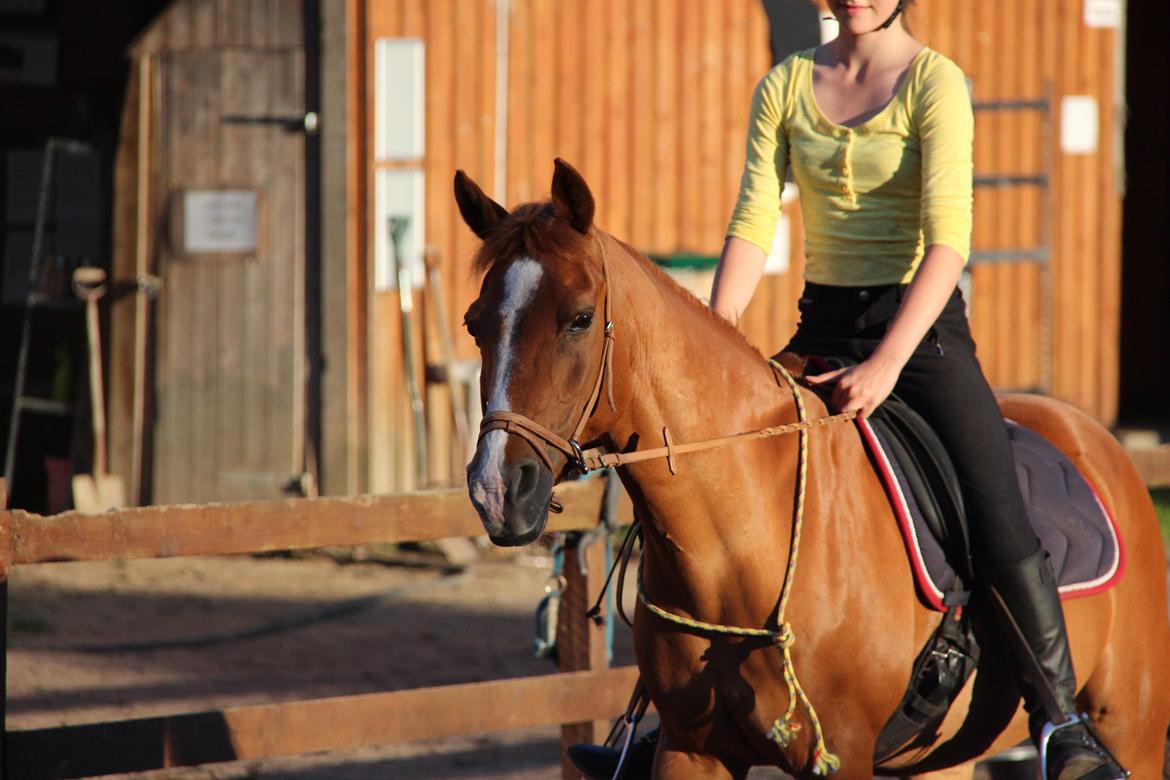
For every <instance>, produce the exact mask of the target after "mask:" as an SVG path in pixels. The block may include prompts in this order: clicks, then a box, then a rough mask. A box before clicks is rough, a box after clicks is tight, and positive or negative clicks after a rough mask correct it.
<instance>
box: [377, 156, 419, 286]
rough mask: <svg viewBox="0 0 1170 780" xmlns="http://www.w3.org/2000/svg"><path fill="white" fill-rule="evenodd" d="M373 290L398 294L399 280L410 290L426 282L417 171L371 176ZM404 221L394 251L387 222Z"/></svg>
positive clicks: (397, 170)
mask: <svg viewBox="0 0 1170 780" xmlns="http://www.w3.org/2000/svg"><path fill="white" fill-rule="evenodd" d="M374 213H375V214H376V215H377V219H376V222H375V225H376V227H375V229H374V289H375V290H378V291H383V290H397V289H398V279H399V278H400V277H401V278H402V279H403V280H404V281H405V283H406V284H407V285H408V286H410V287H421V286H422V285H423V283H424V281H425V280H426V266H425V265H424V263H423V247H424V246H425V240H424V236H425V232H424V227H425V224H426V223H425V221H424V219H425V216H426V211H425V203H424V201H423V172H422V171H421V170H418V169H382V170H379V171H378V172H377V173H376V174H375V175H374ZM393 218H398V219H405V220H406V222H405V224H404V230H403V233H402V236H401V238H400V239H399V242H398V252H399V253H400V254H398V255H396V254H395V251H394V245H393V241H392V240H391V236H390V221H391V219H393Z"/></svg>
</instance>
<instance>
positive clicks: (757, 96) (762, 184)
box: [711, 65, 788, 322]
mask: <svg viewBox="0 0 1170 780" xmlns="http://www.w3.org/2000/svg"><path fill="white" fill-rule="evenodd" d="M787 83H788V68H787V67H786V66H785V65H781V66H779V67H777V68H773V69H772V71H770V72H769V73H768V75H766V76H765V77H764V78H763V79H761V80H760V83H759V84H757V85H756V91H755V93H754V94H753V95H752V109H751V116H750V118H749V120H748V133H747V150H746V155H745V159H744V165H743V176H742V177H741V178H740V183H739V198H738V199H737V200H736V203H735V210H734V211H733V212H732V214H731V222H730V224H729V225H728V226H727V240H726V241H725V242H724V243H723V253H722V254H721V255H720V257H719V267H718V268H717V269H716V270H715V281H714V283H713V285H712V287H711V308H712V309H714V310H715V311H716V312H717V313H719V314H720V315H722V316H723V317H724V318H725V319H727V320H730V321H731V322H737V321H738V320H739V316H740V314H742V313H743V310H744V308H745V307H746V306H747V304H748V301H750V300H751V297H752V293H753V292H755V289H756V285H757V284H758V283H759V281H760V275H761V274H762V273H763V271H764V262H765V260H766V259H767V255H768V250H769V248H770V247H771V246H772V239H773V237H774V236H775V234H776V224H777V222H778V221H779V219H780V195H781V193H783V191H784V176H785V174H786V173H787V170H788V136H787V133H786V132H785V130H784V125H783V121H782V120H783V115H784V108H783V103H784V100H785V97H784V96H785V94H786V93H787Z"/></svg>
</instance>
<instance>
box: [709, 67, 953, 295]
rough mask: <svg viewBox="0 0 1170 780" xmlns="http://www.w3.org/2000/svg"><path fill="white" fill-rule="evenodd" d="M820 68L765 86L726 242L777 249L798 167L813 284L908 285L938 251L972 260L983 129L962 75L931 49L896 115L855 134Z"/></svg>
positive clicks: (894, 104) (788, 71)
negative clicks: (824, 86) (837, 110)
mask: <svg viewBox="0 0 1170 780" xmlns="http://www.w3.org/2000/svg"><path fill="white" fill-rule="evenodd" d="M812 58H813V50H812V49H809V50H807V51H802V52H797V53H796V54H793V55H792V56H790V57H788V58H787V59H786V60H784V61H783V62H782V63H780V64H779V65H777V66H776V67H775V68H773V69H772V70H771V71H769V73H768V74H767V75H766V76H764V78H763V79H762V80H761V81H760V83H759V85H757V87H756V91H755V95H754V96H753V98H752V109H751V120H750V122H749V125H748V139H747V160H746V162H745V164H744V170H743V178H742V180H741V182H740V193H739V200H738V201H737V203H736V206H735V211H734V212H733V214H732V217H731V224H730V225H729V226H728V228H727V235H728V236H737V237H739V238H742V239H744V240H746V241H750V242H751V243H753V244H755V245H756V246H758V247H760V248H761V249H763V250H764V252H765V253H767V252H770V251H771V247H772V239H773V237H774V235H775V231H776V223H777V220H778V218H779V214H780V194H781V191H782V190H783V188H784V177H785V173H786V170H787V168H788V166H789V164H791V166H792V171H793V178H794V179H795V181H796V183H797V185H799V187H800V204H801V211H802V212H803V214H804V225H805V236H806V238H805V256H806V258H807V261H808V262H807V266H806V268H805V279H807V280H808V281H811V282H816V283H818V284H834V285H877V284H895V283H906V282H909V281H910V280H911V279H912V278H913V276H914V272H915V270H917V268H918V264H919V263H920V262H921V261H922V256H923V253H924V251H925V248H926V247H928V246H931V245H932V244H944V245H946V246H949V247H951V248H953V249H955V250H956V251H957V252H958V253H959V255H960V256H962V257H963V259H964V260H966V259H967V257H968V255H969V253H970V248H971V207H972V191H971V187H972V163H971V154H972V140H973V136H974V119H973V115H972V110H971V99H970V96H969V94H968V91H967V83H966V79H965V77H964V76H963V72H962V70H960V69H959V67H958V66H957V65H956V64H955V63H954V62H952V61H951V60H949V59H947V58H946V57H944V56H943V55H941V54H939V53H938V52H936V51H933V50H931V49H929V48H924V49H923V50H922V51H921V52H919V54H918V55H917V56H916V57H915V59H914V61H913V62H911V64H910V67H909V70H908V72H907V74H906V76H905V78H904V79H903V81H902V83H901V85H900V86H899V87H898V90H897V92H896V93H895V95H894V97H893V99H892V100H890V102H889V103H888V104H887V105H886V107H885V108H883V109H882V110H881V111H880V112H879V113H878V114H876V115H875V116H873V117H871V118H870V119H868V120H866V121H865V122H862V123H861V124H859V125H856V126H854V127H846V126H844V125H838V124H835V123H834V122H831V121H829V120H828V119H827V118H825V116H824V114H822V113H821V111H820V108H818V106H817V104H816V100H815V99H814V97H813V89H812V78H813V59H812Z"/></svg>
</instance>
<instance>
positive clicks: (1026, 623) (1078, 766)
mask: <svg viewBox="0 0 1170 780" xmlns="http://www.w3.org/2000/svg"><path fill="white" fill-rule="evenodd" d="M934 331H935V332H934V335H933V336H932V337H930V338H929V339H928V340H927V341H926V342H925V343H924V344H923V345H922V346H921V347H920V348H919V350H918V351H917V352H916V353H915V355H914V357H912V358H911V359H910V362H909V363H908V364H907V365H906V367H905V369H903V372H902V376H901V378H900V379H899V382H898V385H897V386H896V388H895V392H896V393H897V394H898V395H899V396H900V397H901V398H903V400H905V401H906V402H907V403H909V404H910V406H911V407H912V408H914V409H915V410H916V411H917V412H918V413H919V414H921V415H922V416H923V417H925V418H926V419H927V421H928V422H930V424H931V426H932V427H933V428H934V430H935V431H936V432H937V433H938V434H939V437H940V438H941V439H942V440H943V443H944V444H945V445H946V447H947V451H948V452H949V453H950V455H951V457H952V459H953V461H954V464H955V470H956V472H957V473H958V476H959V481H960V483H961V485H962V490H963V499H964V504H965V507H966V510H967V516H968V519H969V524H970V527H971V532H972V538H973V543H974V545H975V550H974V553H975V557H976V561H978V562H979V566H980V568H981V570H982V571H984V572H985V573H986V575H987V577H988V580H989V581H990V584H991V585H993V586H994V587H995V588H996V590H997V591H998V592H999V593H1000V595H1001V596H1002V597H1003V599H1004V601H1005V603H1006V606H1007V610H1008V612H1010V614H1011V616H1012V618H1013V619H1014V620H1015V622H1016V623H1017V624H1018V625H1019V627H1020V629H1021V631H1022V633H1023V635H1024V638H1025V641H1026V642H1027V644H1028V646H1029V647H1030V649H1031V651H1032V654H1033V655H1034V656H1035V657H1036V659H1037V660H1038V662H1039V665H1040V668H1041V670H1042V671H1043V675H1044V678H1045V679H1046V680H1047V682H1048V684H1049V686H1050V687H1051V689H1052V690H1053V692H1054V693H1055V699H1056V701H1055V705H1056V709H1058V710H1059V712H1046V711H1045V709H1044V707H1043V705H1042V702H1041V699H1040V697H1039V696H1037V694H1036V692H1035V689H1034V688H1033V686H1032V685H1027V684H1025V685H1024V686H1023V687H1024V690H1025V699H1024V704H1025V708H1026V709H1027V710H1028V712H1029V715H1030V719H1029V722H1030V725H1031V726H1032V735H1033V739H1034V740H1038V739H1039V737H1040V732H1041V729H1042V728H1043V726H1044V724H1046V723H1047V722H1049V721H1052V722H1053V723H1054V724H1057V725H1059V724H1061V723H1067V722H1069V721H1070V720H1071V719H1072V718H1073V717H1074V716H1076V715H1077V706H1076V692H1077V684H1076V677H1075V676H1074V674H1073V667H1072V654H1071V653H1070V651H1069V646H1068V635H1067V633H1066V631H1065V625H1064V614H1063V611H1062V609H1061V604H1060V596H1059V594H1058V593H1057V589H1056V579H1055V576H1054V575H1053V574H1052V569H1051V566H1050V564H1049V563H1048V557H1047V554H1046V553H1045V552H1044V550H1043V548H1041V546H1040V543H1039V540H1038V539H1037V538H1036V535H1035V533H1034V531H1033V530H1032V527H1031V524H1030V522H1029V520H1028V517H1027V510H1026V509H1025V507H1024V501H1023V497H1022V495H1021V494H1020V490H1019V483H1018V479H1017V475H1016V471H1015V462H1014V459H1013V456H1012V451H1011V445H1010V442H1009V439H1008V436H1007V431H1006V427H1005V425H1004V423H1003V417H1002V413H1001V412H1000V409H999V405H998V404H997V403H996V401H995V396H994V394H993V393H992V391H991V389H990V387H989V386H988V384H987V380H986V379H985V378H984V376H983V372H982V370H981V369H980V367H979V363H978V361H977V360H976V358H975V351H974V343H973V342H972V341H971V338H970V333H969V331H968V328H967V321H966V316H965V314H964V313H963V309H962V299H961V298H959V297H957V296H956V297H955V298H953V299H952V301H951V302H950V303H948V304H947V308H946V310H945V311H944V313H943V315H942V317H941V318H940V320H939V323H938V324H937V325H936V327H935V329H934ZM1035 684H1041V683H1040V682H1039V681H1036V683H1035ZM1048 765H1049V772H1048V774H1049V777H1051V778H1062V780H1063V779H1064V778H1092V780H1106V779H1109V780H1111V779H1112V778H1117V777H1119V776H1122V775H1121V771H1122V770H1121V769H1120V767H1118V766H1117V765H1116V764H1114V763H1113V762H1112V761H1111V760H1110V759H1109V758H1108V756H1107V754H1105V753H1104V751H1102V750H1101V749H1100V747H1099V745H1098V744H1097V742H1096V740H1095V738H1094V737H1093V736H1092V734H1091V733H1090V732H1089V731H1088V729H1087V728H1086V727H1085V726H1084V725H1083V724H1077V725H1071V726H1069V727H1067V728H1064V729H1060V730H1058V731H1057V732H1055V734H1054V736H1053V737H1052V739H1051V740H1050V742H1049V750H1048Z"/></svg>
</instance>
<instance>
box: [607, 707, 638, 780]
mask: <svg viewBox="0 0 1170 780" xmlns="http://www.w3.org/2000/svg"><path fill="white" fill-rule="evenodd" d="M639 720H641V718H637V719H635V718H633V717H631V716H629V715H624V716H622V723H623V725H624V726H625V728H624V731H625V732H626V737H625V739H624V740H622V752H621V754H620V755H619V756H618V762H617V766H616V767H614V770H613V780H621V776H622V772H624V771H625V768H626V755H627V754H629V752H630V745H632V744H633V743H634V735H635V734H637V733H638V721H639Z"/></svg>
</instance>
